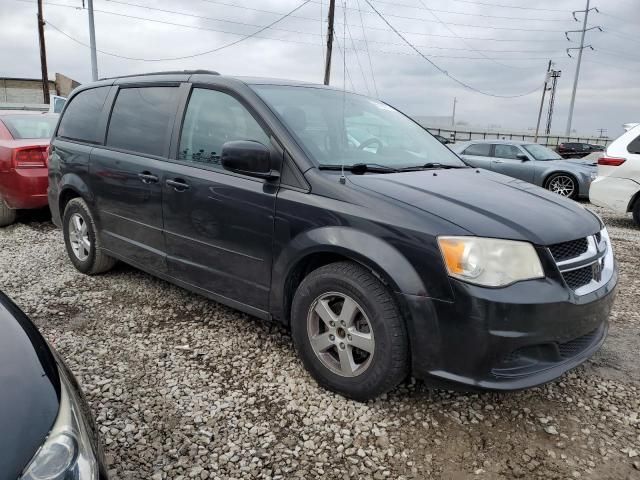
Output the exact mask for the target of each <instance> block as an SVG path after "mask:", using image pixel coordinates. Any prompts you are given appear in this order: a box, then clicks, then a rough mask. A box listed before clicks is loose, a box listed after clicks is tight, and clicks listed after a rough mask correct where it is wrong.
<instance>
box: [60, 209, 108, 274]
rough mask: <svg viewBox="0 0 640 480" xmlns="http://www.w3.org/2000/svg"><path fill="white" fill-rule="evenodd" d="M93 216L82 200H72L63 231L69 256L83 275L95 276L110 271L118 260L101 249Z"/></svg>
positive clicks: (63, 221) (65, 213) (64, 219)
mask: <svg viewBox="0 0 640 480" xmlns="http://www.w3.org/2000/svg"><path fill="white" fill-rule="evenodd" d="M95 225H96V224H95V221H94V219H93V215H92V214H91V211H90V210H89V207H88V205H87V203H86V202H85V201H84V200H83V199H82V198H74V199H72V200H71V201H70V202H69V203H68V204H67V206H66V208H65V210H64V216H63V218H62V231H63V234H64V243H65V246H66V247H67V255H69V259H70V260H71V263H73V265H74V266H75V267H76V268H77V269H78V270H79V271H80V272H82V273H86V274H89V275H94V274H96V273H102V272H106V271H107V270H110V269H111V268H112V267H113V265H114V264H115V263H116V260H115V259H114V258H112V257H110V256H108V255H107V254H106V253H104V251H103V250H102V248H101V245H100V241H99V239H98V236H97V234H96V226H95Z"/></svg>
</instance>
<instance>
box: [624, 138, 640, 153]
mask: <svg viewBox="0 0 640 480" xmlns="http://www.w3.org/2000/svg"><path fill="white" fill-rule="evenodd" d="M627 151H628V152H629V153H635V154H636V155H638V154H640V135H639V136H637V137H636V138H635V140H633V141H632V142H631V143H630V144H629V146H628V147H627Z"/></svg>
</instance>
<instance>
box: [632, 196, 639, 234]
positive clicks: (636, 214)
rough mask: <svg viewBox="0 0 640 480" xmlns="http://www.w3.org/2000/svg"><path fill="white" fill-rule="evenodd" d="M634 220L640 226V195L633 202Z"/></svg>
mask: <svg viewBox="0 0 640 480" xmlns="http://www.w3.org/2000/svg"><path fill="white" fill-rule="evenodd" d="M633 221H634V222H636V225H638V226H639V227H640V196H638V198H636V201H635V203H634V204H633Z"/></svg>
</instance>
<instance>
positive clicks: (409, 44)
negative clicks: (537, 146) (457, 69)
mask: <svg viewBox="0 0 640 480" xmlns="http://www.w3.org/2000/svg"><path fill="white" fill-rule="evenodd" d="M364 1H365V2H367V4H368V5H369V7H371V8H372V9H373V11H375V12H376V14H377V15H378V16H379V17H380V19H381V20H382V21H383V22H384V23H386V24H387V25H388V26H389V28H390V29H391V30H393V31H394V32H395V33H396V35H398V36H399V37H400V38H401V39H402V40H404V42H405V43H406V44H407V45H408V46H409V47H411V48H412V49H413V50H414V51H415V52H416V53H417V54H418V55H420V56H421V57H422V58H423V59H425V60H426V61H427V62H429V63H430V64H431V65H432V66H433V67H434V68H435V69H436V70H438V71H439V72H440V73H442V74H443V75H445V76H447V77H449V78H450V79H451V80H453V81H454V82H456V83H457V84H459V85H461V86H463V87H464V88H466V89H468V90H471V91H474V92H476V93H480V94H482V95H486V96H489V97H496V98H516V97H524V96H526V95H530V94H532V93H534V92H536V91H538V89H539V88H540V86H538V87H536V88H535V90H531V91H530V92H526V93H522V94H518V95H496V94H493V93H488V92H484V91H482V90H480V89H478V88H475V87H473V86H471V85H469V84H468V83H465V82H464V81H462V80H460V79H458V78H456V77H454V76H453V75H451V74H449V72H447V71H446V70H445V69H443V68H441V67H440V66H438V65H437V64H436V63H435V62H433V61H432V60H431V59H430V58H429V57H427V56H426V55H424V54H423V53H422V52H421V51H420V50H418V49H417V48H416V47H415V46H414V45H413V44H412V43H411V42H409V40H407V39H406V38H405V37H404V36H403V35H402V34H401V33H400V32H398V31H397V30H396V29H395V27H394V26H393V25H392V24H391V23H389V21H388V20H387V19H386V18H385V17H384V16H383V15H382V14H381V13H380V12H379V11H378V10H377V9H376V8H375V7H374V6H373V5H372V4H371V0H364Z"/></svg>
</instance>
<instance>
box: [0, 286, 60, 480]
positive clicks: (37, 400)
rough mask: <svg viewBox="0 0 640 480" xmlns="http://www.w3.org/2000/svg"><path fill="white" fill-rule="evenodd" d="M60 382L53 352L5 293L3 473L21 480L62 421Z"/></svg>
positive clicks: (0, 300) (0, 368) (0, 315)
mask: <svg viewBox="0 0 640 480" xmlns="http://www.w3.org/2000/svg"><path fill="white" fill-rule="evenodd" d="M59 394H60V379H59V377H58V369H57V365H56V362H55V360H54V358H53V355H52V353H51V350H50V349H49V346H48V345H47V343H46V341H45V340H44V339H43V338H42V336H41V335H40V333H39V332H38V330H37V329H36V327H35V326H34V325H33V323H31V321H30V320H29V319H28V318H27V317H26V315H25V314H24V313H22V311H21V310H20V309H19V308H18V307H17V306H16V305H15V304H14V303H12V302H11V300H9V299H8V298H7V297H6V296H5V295H4V294H2V293H1V292H0V432H2V435H0V452H1V453H0V472H2V478H7V479H11V480H14V479H17V478H18V477H19V475H20V474H21V473H22V471H23V469H24V468H25V467H26V466H27V464H28V463H29V461H30V460H31V459H32V458H33V456H34V455H35V453H36V451H37V450H38V448H39V447H40V446H41V445H42V443H43V442H44V440H45V438H46V436H47V434H48V433H49V431H50V430H51V427H52V426H53V423H54V422H55V420H56V417H57V416H58V407H59Z"/></svg>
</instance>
